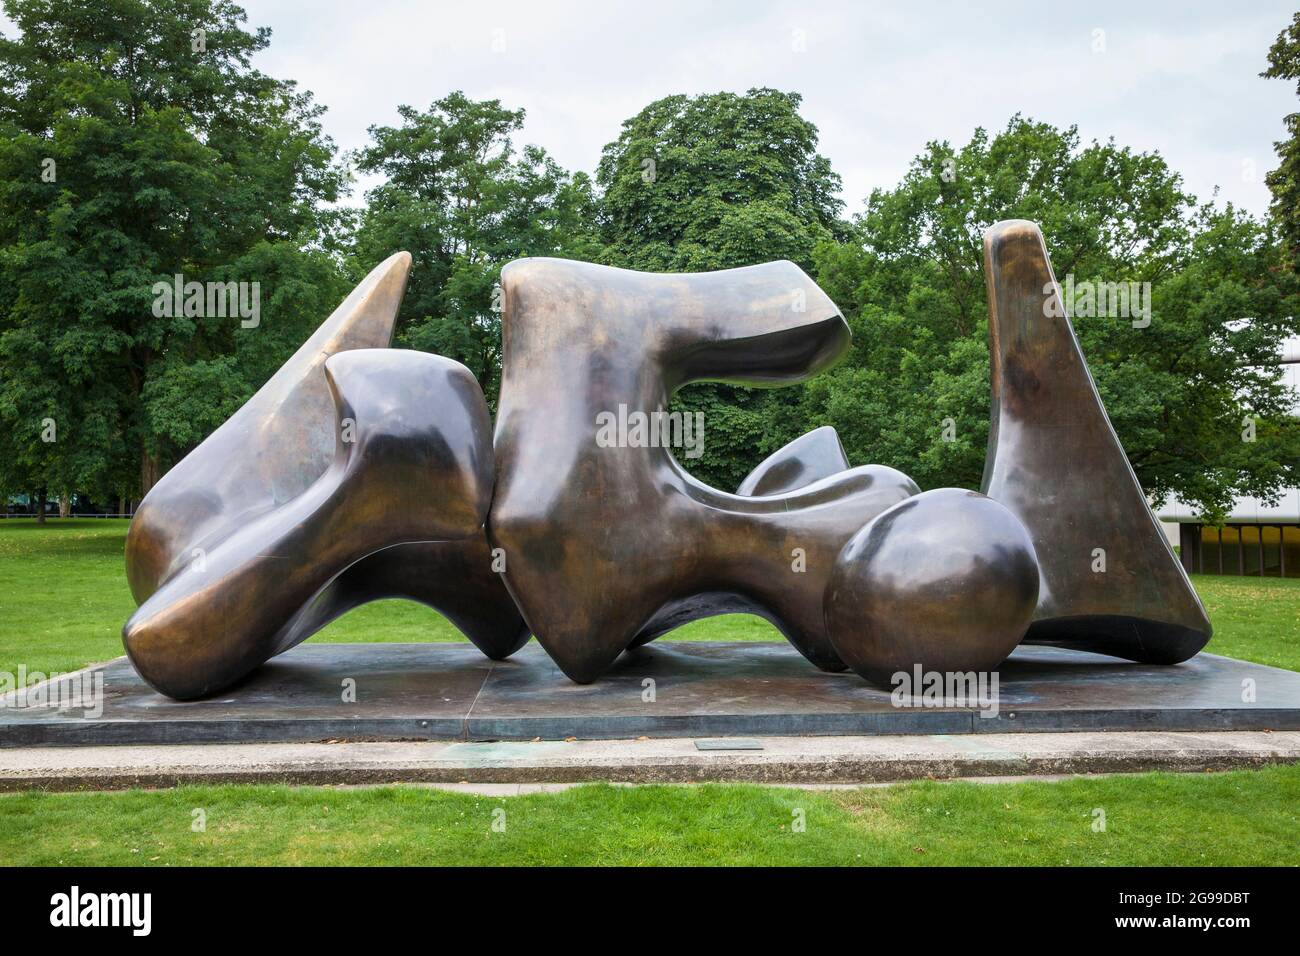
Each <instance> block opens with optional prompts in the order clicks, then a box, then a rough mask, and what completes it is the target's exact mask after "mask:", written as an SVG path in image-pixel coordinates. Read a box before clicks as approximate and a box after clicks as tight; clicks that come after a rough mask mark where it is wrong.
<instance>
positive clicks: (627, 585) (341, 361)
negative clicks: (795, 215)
mask: <svg viewBox="0 0 1300 956" xmlns="http://www.w3.org/2000/svg"><path fill="white" fill-rule="evenodd" d="M985 265H986V276H987V281H988V286H989V304H990V322H989V335H990V346H991V349H992V352H993V426H992V429H991V432H990V438H989V456H988V464H987V466H986V474H985V479H984V486H983V494H979V493H976V492H971V491H961V490H958V489H940V490H936V491H931V492H926V493H924V494H921V493H920V489H919V488H917V486H916V485H915V483H913V482H912V481H911V479H909V478H908V477H907V476H906V475H903V474H902V473H900V472H898V471H895V470H894V469H891V468H887V467H884V466H880V465H866V466H860V467H856V468H855V467H850V465H849V463H848V460H847V458H846V457H845V455H844V452H843V449H842V448H841V446H840V443H839V440H838V437H837V436H836V435H835V432H834V430H833V429H830V428H819V429H816V430H814V431H812V432H809V433H808V434H806V435H804V436H802V437H801V438H798V439H796V440H795V441H793V442H791V443H790V444H789V445H787V446H785V447H784V448H782V449H781V450H780V451H778V452H776V453H775V454H773V455H771V456H769V458H768V459H766V460H765V461H764V462H762V463H761V464H760V465H759V466H758V467H756V468H755V469H754V471H753V472H751V474H750V475H749V476H748V477H747V478H746V479H745V480H744V481H743V482H742V483H741V485H740V486H739V488H738V489H737V492H736V493H735V494H729V493H727V492H724V491H721V490H718V489H715V488H712V487H710V486H708V485H706V484H704V483H703V482H701V481H699V480H698V479H696V478H694V477H692V476H691V475H690V474H689V473H687V472H686V471H685V469H684V468H682V466H681V465H680V464H679V463H678V462H677V460H676V459H675V458H674V456H673V454H672V453H671V451H670V450H669V447H668V446H669V445H671V444H673V442H672V441H671V440H669V439H670V436H671V435H673V434H678V435H679V433H680V430H681V428H682V426H683V424H685V426H686V429H687V431H689V427H690V423H689V422H687V423H683V422H681V421H674V420H672V417H671V416H670V415H668V413H667V409H668V406H669V402H670V400H671V397H672V395H673V393H674V392H675V391H676V390H677V389H678V388H680V387H681V386H683V385H685V384H687V383H689V382H692V381H699V380H706V379H707V380H718V381H729V382H742V383H750V384H759V385H778V384H784V383H790V382H797V381H801V380H803V379H805V378H807V377H808V376H810V375H813V374H816V373H817V372H818V371H820V370H822V369H824V368H826V367H827V366H829V365H830V364H832V363H833V362H834V361H835V360H836V359H837V358H838V357H839V356H840V355H841V354H842V353H843V351H844V349H845V348H846V347H847V344H848V335H849V333H848V327H847V325H846V323H845V322H844V319H843V317H842V316H841V315H840V314H839V311H838V310H837V309H836V308H835V306H834V304H833V303H832V302H831V301H830V300H829V299H828V298H827V297H826V295H825V294H824V293H823V292H822V291H821V289H819V288H818V287H817V285H816V284H815V283H813V282H812V280H811V279H809V278H808V277H807V276H806V275H805V274H804V273H803V272H802V271H801V270H800V269H799V268H798V267H797V266H795V265H793V264H792V263H788V262H774V263H768V264H766V265H761V266H751V267H747V268H742V269H732V270H727V271H724V272H715V273H701V274H694V275H658V274H648V273H638V272H630V271H627V270H622V269H612V268H608V267H604V266H597V265H592V264H589V263H582V262H573V261H567V260H554V259H525V260H519V261H517V262H514V263H511V264H509V265H508V266H507V267H506V268H505V269H504V270H503V271H502V277H501V285H502V290H503V301H504V311H503V316H502V324H503V339H504V360H503V370H502V384H501V392H500V402H499V408H498V415H497V423H496V430H495V435H494V436H493V437H492V439H491V440H490V441H489V439H488V432H489V424H488V412H487V406H486V403H485V402H484V400H483V396H482V394H481V392H479V390H478V386H477V384H475V383H474V381H473V378H472V377H471V376H470V374H469V372H468V370H466V369H465V368H464V367H463V366H461V365H459V364H458V363H455V362H452V361H450V360H448V359H443V358H440V357H437V356H431V355H426V354H423V353H413V352H404V351H398V350H389V349H387V348H386V347H387V345H388V344H389V341H390V339H391V336H392V329H393V322H394V320H395V316H396V311H397V307H398V305H399V304H400V300H401V295H402V291H403V289H404V287H405V282H406V275H407V272H408V270H409V266H410V257H409V256H407V255H406V254H405V253H400V254H398V255H397V256H394V257H392V258H391V259H389V260H388V261H387V262H385V263H383V264H382V265H380V266H379V267H378V268H377V269H375V271H374V272H372V273H371V274H370V276H368V277H367V278H366V279H365V280H364V281H363V282H362V283H361V285H360V286H358V288H357V290H356V291H354V292H353V293H352V295H350V296H349V297H348V299H347V300H346V301H345V302H344V303H343V305H341V306H340V307H339V309H338V310H336V312H335V313H334V314H333V315H332V316H331V317H330V318H329V319H328V320H327V321H326V322H325V324H324V325H322V327H321V328H320V330H318V332H317V333H316V334H315V335H314V336H313V337H312V339H311V340H310V341H309V342H308V343H307V344H305V345H304V346H303V348H302V349H300V350H299V351H298V353H296V354H295V355H294V357H293V358H291V359H290V360H289V362H287V363H286V364H285V366H284V367H283V368H282V369H281V370H280V372H278V373H277V374H276V375H275V376H274V377H273V378H272V379H271V380H270V381H269V382H268V383H267V384H266V386H264V387H263V388H262V389H261V390H260V391H259V392H258V393H257V395H255V396H254V397H253V398H252V399H251V400H250V401H249V402H248V403H247V404H246V405H245V406H244V407H243V408H242V409H240V411H239V412H237V413H236V414H235V415H234V416H233V417H232V418H231V419H230V420H229V421H228V422H227V423H226V424H225V425H223V426H222V427H221V428H220V429H218V430H217V431H216V432H214V433H213V434H212V435H211V436H210V437H209V438H208V439H207V440H206V441H205V442H204V443H203V444H202V445H200V446H199V447H198V448H197V449H195V450H194V451H193V452H192V453H191V454H190V455H189V456H188V457H187V458H186V459H184V460H183V461H182V462H181V463H180V464H179V465H177V466H176V467H175V468H174V469H172V471H171V472H169V473H168V474H167V475H165V476H164V478H163V479H162V481H160V482H159V483H158V485H156V486H155V488H154V489H153V490H152V491H151V492H150V494H149V495H148V496H147V497H146V499H145V501H144V502H143V503H142V505H141V507H140V510H139V512H138V513H137V515H136V518H135V520H134V521H133V523H132V528H131V531H130V534H129V537H128V544H127V569H128V577H129V579H130V582H131V587H132V591H133V593H134V594H135V596H136V599H137V600H138V601H140V602H141V607H140V608H139V609H138V610H137V611H136V613H135V614H134V615H133V616H132V618H131V620H130V621H128V622H127V624H126V626H125V628H124V632H123V633H124V641H125V644H126V647H127V652H128V654H129V655H130V657H131V660H132V662H133V663H134V664H135V666H136V668H137V670H138V671H139V672H140V673H141V675H142V676H143V677H144V678H145V679H146V680H148V681H149V682H150V683H151V684H152V685H153V686H154V687H156V688H157V689H158V690H160V691H162V692H163V693H165V694H168V695H170V696H173V697H179V698H192V697H199V696H203V695H205V694H210V693H215V692H216V691H218V690H221V689H223V688H225V687H227V686H229V685H230V684H232V683H234V682H235V681H237V680H239V679H240V678H241V677H243V676H244V675H245V674H247V673H248V672H249V671H251V670H252V669H253V668H255V667H257V666H258V665H259V664H261V663H262V662H263V661H265V660H267V659H268V658H269V657H271V656H273V655H275V654H278V653H280V652H282V651H284V650H286V649H288V648H289V647H292V646H293V645H294V644H296V643H298V642H300V641H302V640H304V639H306V638H307V637H309V636H310V635H311V634H312V633H314V632H315V631H317V630H319V629H320V628H321V627H323V626H324V625H325V624H326V623H328V622H329V621H330V620H332V619H334V618H335V617H337V616H338V615H339V614H341V613H343V612H345V611H346V610H348V609H350V608H352V607H355V606H357V605H358V604H361V603H364V602H365V601H369V600H375V599H377V598H381V597H407V598H411V599H414V600H417V601H422V602H423V603H426V604H429V605H431V606H433V607H435V608H437V609H439V610H441V611H442V612H443V613H444V614H446V615H447V616H448V617H449V618H450V619H451V620H452V621H453V623H455V624H456V625H457V626H458V627H460V628H461V630H462V631H464V632H465V633H466V635H467V636H468V637H469V638H470V639H471V640H472V641H473V642H474V643H475V644H476V645H478V647H479V648H480V649H481V650H482V651H483V652H484V653H486V654H487V655H488V656H490V657H494V658H502V657H506V656H508V655H509V654H511V653H513V652H514V651H515V650H517V649H518V648H519V647H520V646H522V644H523V643H524V642H525V641H526V640H527V639H528V636H529V634H530V633H532V634H534V635H536V636H537V638H538V640H539V642H540V643H541V644H542V646H543V647H544V648H545V650H546V651H547V652H548V653H549V654H550V655H551V657H552V658H553V659H554V660H555V661H556V663H557V664H558V665H559V666H560V668H561V669H562V670H563V671H564V672H565V673H566V674H567V675H569V676H570V677H571V678H573V679H574V680H577V681H580V682H586V681H591V680H594V679H596V678H597V677H598V676H599V675H600V674H601V673H602V672H603V671H604V670H605V669H606V668H608V667H609V665H610V664H611V663H612V662H613V661H614V659H615V658H617V657H618V655H620V654H621V653H622V652H623V651H625V650H627V649H628V648H630V647H633V646H636V645H639V644H644V643H646V642H648V641H650V640H653V639H654V638H655V637H657V636H659V635H661V634H663V633H666V632H667V631H670V630H672V629H673V628H675V627H677V626H678V625H680V624H683V623H685V622H687V621H690V620H694V619H697V618H700V617H705V616H708V615H712V614H720V613H728V612H733V611H747V612H750V613H755V614H759V615H761V616H763V617H765V618H766V619H768V620H769V621H771V622H772V623H773V624H774V625H776V627H777V628H778V629H780V630H781V631H782V633H783V634H785V636H786V637H787V638H788V639H789V640H790V642H791V643H792V644H793V645H794V646H795V647H796V648H797V649H798V650H799V651H800V652H801V653H802V654H803V655H804V656H805V657H807V658H808V659H809V660H810V661H811V662H812V663H814V664H815V665H817V666H818V667H820V668H822V669H825V670H842V669H844V668H845V666H846V665H847V666H849V667H852V668H853V669H854V670H855V671H857V672H858V673H859V674H861V675H862V676H864V677H866V678H867V679H869V680H872V681H875V682H877V683H886V684H887V683H888V681H889V678H890V675H891V674H893V673H896V672H897V671H899V670H910V669H911V668H912V667H913V666H918V665H919V666H922V667H924V668H925V669H926V670H932V671H940V672H944V671H948V672H951V671H971V670H988V669H992V668H995V667H997V666H998V664H999V663H1000V662H1001V661H1002V660H1003V658H1005V657H1006V655H1007V654H1008V653H1010V651H1011V649H1012V648H1013V647H1014V646H1015V645H1016V644H1018V643H1020V642H1021V641H1022V640H1026V641H1030V642H1037V643H1052V644H1061V645H1064V646H1069V647H1076V648H1081V649H1085V650H1096V651H1099V652H1102V653H1108V654H1115V655H1119V656H1124V657H1129V658H1132V659H1134V660H1141V661H1147V662H1170V663H1172V662H1176V661H1180V660H1185V659H1186V658H1187V657H1190V656H1191V655H1192V654H1195V653H1196V652H1197V651H1198V650H1199V649H1200V648H1201V647H1203V646H1204V644H1205V642H1206V641H1207V640H1208V638H1209V634H1210V627H1209V622H1208V621H1207V620H1206V618H1205V615H1204V611H1203V609H1202V608H1201V606H1200V603H1199V601H1198V600H1197V598H1196V595H1195V592H1194V591H1193V590H1192V589H1191V586H1190V583H1189V582H1188V581H1187V578H1186V576H1185V575H1184V574H1183V572H1182V569H1181V567H1180V566H1179V564H1178V563H1177V561H1176V560H1175V559H1174V557H1173V554H1172V551H1171V550H1170V549H1169V547H1168V545H1167V544H1166V543H1165V541H1164V538H1163V536H1162V535H1161V534H1160V532H1159V528H1158V526H1157V525H1156V524H1155V521H1154V518H1152V516H1151V514H1150V509H1149V508H1148V507H1147V505H1146V501H1145V499H1144V498H1143V497H1142V493H1141V489H1140V488H1139V487H1138V485H1137V482H1136V479H1135V478H1134V477H1133V474H1132V471H1131V469H1130V468H1129V466H1128V463H1127V460H1126V459H1125V458H1124V456H1123V451H1122V449H1121V448H1120V446H1119V443H1118V441H1117V440H1116V439H1115V436H1114V432H1113V430H1111V428H1110V423H1109V420H1108V419H1107V418H1106V414H1105V411H1104V409H1103V408H1102V406H1101V402H1100V400H1099V398H1098V397H1097V394H1096V390H1095V389H1094V388H1093V386H1092V382H1091V378H1090V377H1089V375H1088V371H1087V366H1086V365H1085V364H1084V362H1083V358H1082V354H1081V353H1080V352H1079V349H1078V345H1077V342H1076V341H1075V339H1074V336H1073V332H1072V331H1071V329H1070V325H1069V321H1068V319H1067V318H1065V317H1064V313H1063V311H1054V310H1057V309H1059V301H1058V300H1056V299H1054V296H1055V295H1056V292H1055V288H1054V279H1053V278H1052V276H1051V266H1050V264H1049V263H1048V261H1047V256H1046V252H1045V249H1044V247H1043V244H1042V238H1041V235H1040V234H1039V232H1038V230H1037V227H1035V226H1033V224H1031V223H1025V222H1007V223H1000V224H998V225H997V226H995V227H993V229H991V230H990V231H989V233H988V234H987V236H986V242H985ZM678 414H679V413H678ZM613 418H617V419H618V421H619V422H620V423H625V422H626V421H628V420H632V421H634V422H635V423H636V426H635V427H634V428H630V429H629V428H624V427H622V425H620V428H619V429H618V430H617V440H610V436H611V435H612V434H613V433H612V432H609V433H606V432H602V431H601V428H602V425H601V422H602V419H605V420H606V421H608V420H612V419H613ZM674 429H676V430H677V432H674ZM679 437H680V435H679ZM1097 549H1100V550H1101V551H1102V552H1103V553H1104V554H1105V555H1106V559H1107V560H1106V562H1104V563H1103V567H1104V569H1105V570H1104V571H1103V572H1102V573H1101V574H1100V576H1098V574H1097V571H1096V563H1095V552H1096V550H1097ZM1089 575H1092V576H1091V577H1090V576H1089ZM525 622H527V623H525Z"/></svg>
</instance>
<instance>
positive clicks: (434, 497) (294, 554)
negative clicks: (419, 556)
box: [123, 349, 493, 698]
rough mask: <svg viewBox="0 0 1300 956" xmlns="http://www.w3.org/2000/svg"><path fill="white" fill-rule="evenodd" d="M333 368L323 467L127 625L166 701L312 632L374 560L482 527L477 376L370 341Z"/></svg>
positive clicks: (486, 432) (484, 468)
mask: <svg viewBox="0 0 1300 956" xmlns="http://www.w3.org/2000/svg"><path fill="white" fill-rule="evenodd" d="M325 374H326V378H327V381H328V384H329V386H330V389H331V391H332V392H333V395H334V400H335V404H336V407H337V413H338V425H339V437H338V439H337V447H336V451H335V456H334V460H333V462H332V463H331V465H330V466H329V468H328V469H327V470H326V472H325V474H323V475H322V476H321V477H320V478H319V479H318V480H317V481H316V483H315V484H313V485H312V486H311V487H309V488H307V489H306V490H305V491H303V492H302V494H300V495H298V496H297V497H295V498H293V499H292V500H290V501H288V502H286V503H285V504H284V505H281V506H280V507H279V508H275V509H273V510H271V511H268V512H266V513H264V514H262V515H260V516H258V517H257V518H254V519H252V520H251V521H249V522H248V523H247V524H245V525H244V526H243V527H241V528H240V529H239V530H237V531H235V532H234V533H233V534H231V535H230V536H228V537H227V538H225V539H224V540H223V541H222V542H221V543H220V544H218V545H216V546H215V547H214V548H212V550H211V551H210V552H208V553H207V554H205V555H204V556H203V558H202V560H201V561H200V562H197V563H196V564H194V565H193V566H191V567H190V568H189V569H187V570H185V571H183V572H181V573H179V574H176V575H173V576H172V577H171V578H170V579H169V580H168V581H167V583H166V584H164V585H163V586H162V587H161V588H159V589H158V590H157V591H156V592H155V593H154V594H153V595H152V596H151V597H150V598H149V599H148V600H147V601H145V602H144V603H143V604H142V605H141V606H140V608H139V609H138V610H137V611H136V613H135V614H134V615H133V616H132V618H131V619H130V620H129V621H128V622H127V624H126V627H125V628H124V630H123V640H124V643H125V645H126V649H127V653H128V654H129V655H130V657H131V661H132V663H133V664H134V665H135V667H136V669H137V670H138V671H139V672H140V674H141V675H142V676H143V677H144V678H145V679H146V680H148V681H149V682H150V683H151V684H153V685H154V686H155V687H157V688H158V689H160V690H162V691H163V692H164V693H166V694H168V695H169V696H172V697H179V698H191V697H199V696H202V695H204V694H207V693H211V692H213V691H215V690H217V689H219V688H221V687H225V686H228V685H229V684H230V683H232V682H234V681H237V680H238V679H239V678H241V677H243V676H244V675H245V674H247V673H248V672H249V671H250V670H252V669H253V668H254V667H256V666H258V665H259V664H261V663H263V662H264V661H266V660H267V659H268V658H270V657H273V656H275V655H276V654H280V653H282V652H283V651H286V650H288V649H289V648H290V647H293V646H294V645H295V644H297V643H299V642H300V641H302V640H304V639H305V638H306V637H307V636H309V635H310V634H311V633H312V632H313V631H314V630H315V629H316V628H317V627H319V626H320V622H321V618H322V617H327V616H328V612H326V611H323V605H321V604H318V603H317V598H318V597H319V596H320V595H322V594H323V593H324V592H325V591H326V589H327V588H328V587H329V585H330V583H331V582H332V581H334V580H335V579H336V578H337V577H338V576H339V575H340V574H342V573H343V572H344V571H345V570H346V569H347V568H349V567H350V566H352V565H353V564H355V563H356V562H357V561H359V560H361V559H362V558H364V557H366V556H367V555H370V554H373V553H375V552H377V551H379V550H381V549H383V548H386V547H389V546H390V545H394V544H403V543H409V542H418V541H441V540H448V539H460V538H471V537H475V536H477V535H480V534H481V533H482V526H483V521H484V519H485V518H486V516H487V509H488V504H489V502H490V501H491V497H492V479H493V466H492V446H491V423H490V421H489V418H488V413H487V404H486V402H484V400H483V394H482V392H481V391H480V390H479V387H478V383H477V382H476V381H475V379H474V376H473V375H472V374H471V373H470V371H469V370H468V369H467V368H465V367H464V366H463V365H461V364H459V363H458V362H453V361H451V360H450V359H444V358H441V357H439V356H434V355H427V354H424V353H421V352H409V351H397V350H387V349H384V350H381V349H363V350H357V351H349V352H343V353H340V354H338V355H335V356H332V357H331V358H330V359H329V360H328V362H327V363H326V365H325ZM327 603H328V602H326V604H327Z"/></svg>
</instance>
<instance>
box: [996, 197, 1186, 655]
mask: <svg viewBox="0 0 1300 956" xmlns="http://www.w3.org/2000/svg"><path fill="white" fill-rule="evenodd" d="M984 272H985V280H986V282H987V285H988V297H989V345H990V350H991V352H992V356H991V362H992V376H993V409H992V417H991V422H990V430H989V448H988V458H987V461H986V463H985V467H984V481H983V488H982V490H983V491H984V493H985V494H987V495H988V496H989V497H990V498H993V499H995V500H996V501H999V502H1001V503H1002V504H1003V505H1005V506H1006V507H1008V508H1009V509H1010V510H1011V511H1012V513H1014V514H1015V515H1016V516H1017V517H1019V518H1020V520H1021V521H1022V522H1023V523H1024V525H1025V526H1026V527H1027V528H1028V529H1029V532H1030V534H1031V535H1032V536H1033V539H1034V544H1035V545H1036V547H1037V551H1038V558H1039V563H1040V567H1041V575H1042V583H1041V587H1040V593H1039V598H1038V607H1037V610H1036V612H1035V614H1034V623H1033V625H1032V626H1031V627H1030V630H1029V634H1028V636H1027V638H1026V642H1027V643H1033V644H1054V645H1058V646H1061V647H1070V648H1076V649H1079V650H1087V651H1097V652H1100V653H1105V654H1111V655H1115V656H1117V657H1125V658H1129V659H1131V660H1135V661H1141V662H1143V663H1162V664H1171V663H1177V662H1179V661H1183V660H1186V659H1187V658H1189V657H1191V656H1192V655H1193V654H1195V653H1196V652H1197V651H1199V650H1200V649H1201V648H1202V647H1204V646H1205V644H1206V642H1207V641H1208V640H1209V638H1210V633H1211V629H1210V622H1209V619H1208V618H1207V617H1206V615H1205V609H1204V608H1203V607H1202V606H1201V602H1200V599H1199V598H1198V597H1197V595H1196V591H1195V590H1194V589H1193V588H1192V585H1191V582H1190V581H1189V580H1188V578H1187V575H1186V573H1185V572H1184V571H1183V568H1182V566H1181V565H1180V564H1179V562H1178V560H1177V558H1175V557H1174V554H1173V551H1172V550H1171V549H1170V547H1169V544H1168V542H1167V541H1166V539H1165V536H1164V534H1163V533H1162V532H1161V530H1160V526H1159V524H1158V523H1157V521H1156V519H1155V517H1154V516H1153V515H1152V513H1151V509H1150V507H1149V506H1148V505H1147V501H1146V497H1145V495H1144V494H1143V493H1142V489H1141V487H1140V486H1139V484H1138V481H1137V477H1136V476H1135V475H1134V474H1133V469H1132V468H1131V467H1130V466H1129V463H1128V459H1127V458H1126V457H1125V455H1124V450H1123V448H1122V447H1121V446H1120V444H1119V439H1118V438H1117V437H1116V435H1115V431H1114V429H1113V428H1112V427H1111V424H1110V419H1109V418H1107V416H1106V410H1105V408H1104V407H1103V406H1102V403H1101V399H1100V397H1099V396H1098V395H1097V390H1096V387H1095V386H1094V384H1093V381H1092V376H1091V375H1090V374H1089V372H1088V366H1087V364H1086V363H1085V362H1084V359H1083V354H1082V352H1081V351H1080V349H1079V344H1078V341H1077V340H1076V338H1075V336H1074V331H1073V329H1072V328H1071V327H1070V321H1069V319H1068V317H1067V316H1066V315H1065V310H1064V308H1063V307H1062V304H1061V301H1060V297H1059V292H1058V289H1057V286H1056V277H1055V276H1054V275H1053V274H1052V266H1051V263H1050V261H1049V260H1048V256H1047V250H1046V247H1045V245H1044V243H1043V237H1042V233H1041V232H1040V231H1039V229H1038V227H1037V226H1036V225H1034V224H1033V223H1031V222H1027V221H1024V220H1011V221H1007V222H1001V223H998V224H997V225H995V226H993V228H991V229H990V230H989V231H988V232H987V233H985V236H984ZM1111 321H1113V320H1111ZM1094 549H1101V551H1102V552H1104V554H1098V553H1095V551H1094ZM1099 557H1100V558H1101V559H1104V562H1105V570H1104V571H1097V570H1094V566H1095V562H1097V561H1098V560H1099Z"/></svg>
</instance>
